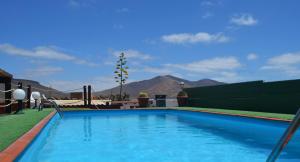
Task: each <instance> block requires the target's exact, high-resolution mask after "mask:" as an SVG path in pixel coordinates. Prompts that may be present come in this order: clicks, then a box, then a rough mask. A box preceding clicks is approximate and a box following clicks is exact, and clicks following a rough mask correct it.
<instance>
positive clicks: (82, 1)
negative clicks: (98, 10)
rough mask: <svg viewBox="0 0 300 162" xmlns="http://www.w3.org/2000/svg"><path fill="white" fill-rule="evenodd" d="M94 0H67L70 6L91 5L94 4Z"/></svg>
mask: <svg viewBox="0 0 300 162" xmlns="http://www.w3.org/2000/svg"><path fill="white" fill-rule="evenodd" d="M95 2H96V1H95V0H69V2H68V4H69V6H70V7H74V8H78V7H92V6H93V5H94V4H95Z"/></svg>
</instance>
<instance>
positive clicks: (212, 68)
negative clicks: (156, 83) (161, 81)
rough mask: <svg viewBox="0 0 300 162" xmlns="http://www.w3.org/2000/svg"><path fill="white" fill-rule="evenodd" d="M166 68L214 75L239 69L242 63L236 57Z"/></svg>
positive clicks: (171, 65)
mask: <svg viewBox="0 0 300 162" xmlns="http://www.w3.org/2000/svg"><path fill="white" fill-rule="evenodd" d="M166 66H167V67H174V68H179V69H183V70H187V71H192V72H198V73H214V72H218V71H226V70H234V69H237V68H239V67H241V63H240V62H239V61H238V60H237V59H236V58H235V57H216V58H213V59H205V60H200V61H196V62H192V63H188V64H166Z"/></svg>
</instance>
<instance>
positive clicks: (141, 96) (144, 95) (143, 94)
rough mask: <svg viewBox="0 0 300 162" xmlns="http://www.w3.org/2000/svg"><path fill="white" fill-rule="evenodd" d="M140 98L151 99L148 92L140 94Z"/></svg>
mask: <svg viewBox="0 0 300 162" xmlns="http://www.w3.org/2000/svg"><path fill="white" fill-rule="evenodd" d="M139 98H149V96H148V93H146V92H140V94H139Z"/></svg>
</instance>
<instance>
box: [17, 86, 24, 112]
mask: <svg viewBox="0 0 300 162" xmlns="http://www.w3.org/2000/svg"><path fill="white" fill-rule="evenodd" d="M18 88H19V89H22V88H23V85H22V82H19V83H18ZM22 109H23V101H22V100H18V108H17V111H16V112H15V114H17V113H18V112H19V111H22Z"/></svg>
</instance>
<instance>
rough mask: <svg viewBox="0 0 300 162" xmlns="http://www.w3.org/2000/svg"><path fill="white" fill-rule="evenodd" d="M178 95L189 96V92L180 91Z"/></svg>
mask: <svg viewBox="0 0 300 162" xmlns="http://www.w3.org/2000/svg"><path fill="white" fill-rule="evenodd" d="M177 97H188V94H187V93H186V92H184V91H180V92H179V93H178V94H177Z"/></svg>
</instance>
